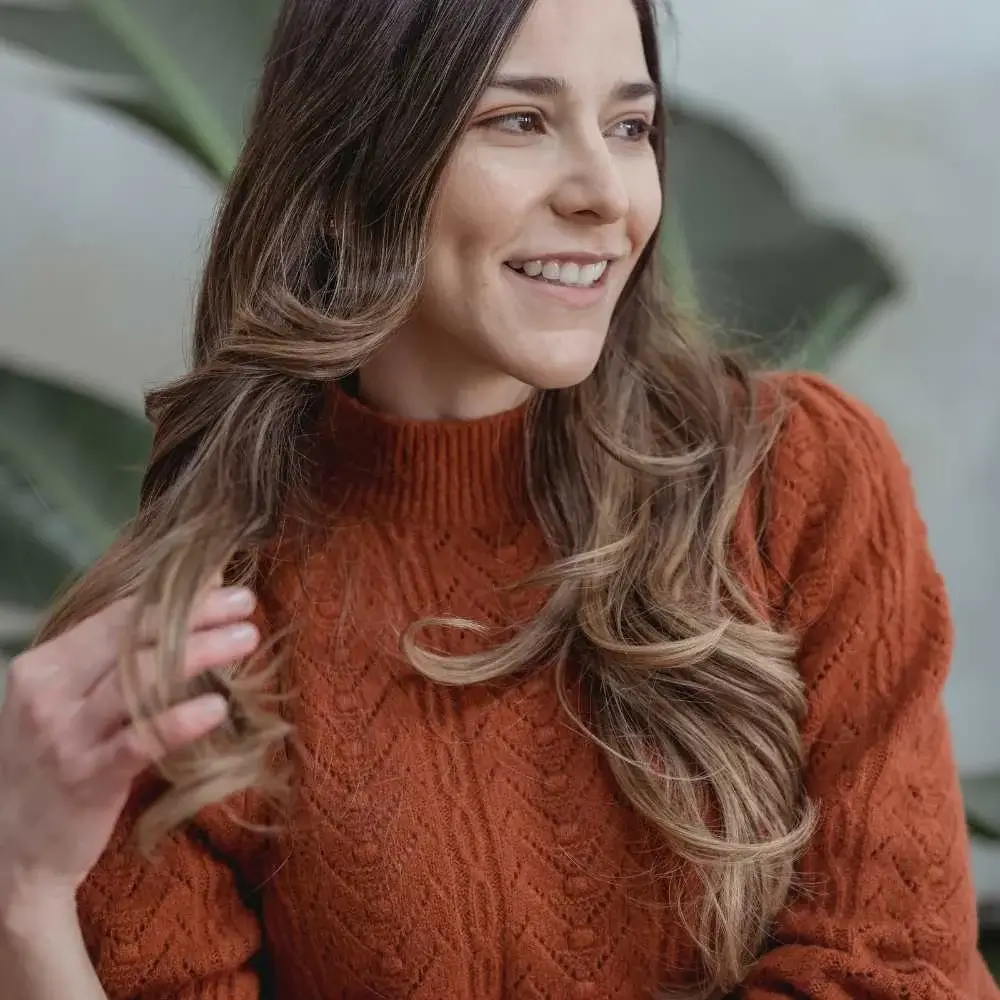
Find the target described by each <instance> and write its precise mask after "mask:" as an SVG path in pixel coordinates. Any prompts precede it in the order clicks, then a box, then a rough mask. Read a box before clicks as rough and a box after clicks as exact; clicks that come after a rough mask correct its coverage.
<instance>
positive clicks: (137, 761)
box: [0, 588, 260, 914]
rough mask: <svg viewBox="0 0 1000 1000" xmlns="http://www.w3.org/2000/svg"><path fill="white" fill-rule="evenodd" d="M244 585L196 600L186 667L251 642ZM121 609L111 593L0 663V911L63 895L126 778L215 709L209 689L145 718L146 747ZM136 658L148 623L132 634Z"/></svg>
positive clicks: (127, 609)
mask: <svg viewBox="0 0 1000 1000" xmlns="http://www.w3.org/2000/svg"><path fill="white" fill-rule="evenodd" d="M253 608H254V598H253V595H252V594H251V593H250V592H249V591H247V590H243V589H237V588H217V589H213V590H212V591H210V592H209V593H208V594H207V595H206V596H205V597H204V598H203V599H201V600H200V601H199V603H198V605H197V606H196V609H195V612H194V617H193V619H192V628H191V633H190V635H189V636H188V640H187V647H186V671H187V673H188V675H189V676H191V677H194V676H195V675H197V674H200V673H202V672H203V671H205V670H208V669H210V668H212V667H218V666H223V665H227V664H230V663H231V662H232V661H233V660H234V659H237V658H241V657H245V656H248V655H249V654H251V653H252V652H253V651H254V649H255V648H256V646H257V645H258V643H259V641H260V636H259V634H258V632H257V629H256V628H255V627H254V626H253V625H252V624H251V623H250V622H249V621H247V618H248V616H249V615H250V614H251V612H252V611H253ZM131 611H132V604H131V601H130V600H125V601H120V602H118V603H116V604H113V605H111V606H110V607H108V608H107V609H105V610H104V611H101V612H99V613H98V614H96V615H94V616H93V617H92V618H89V619H87V620H86V621H84V622H82V623H81V624H79V625H77V626H76V627H75V628H72V629H70V630H69V631H67V632H66V633H64V634H63V635H60V636H58V637H57V638H55V639H52V640H51V641H49V642H47V643H45V644H43V645H41V646H38V647H37V648H35V649H32V650H30V651H28V652H27V653H24V654H23V655H21V656H19V657H17V658H16V659H15V660H13V662H12V663H11V664H10V667H9V672H8V677H7V684H6V696H5V700H4V703H3V705H2V707H0V914H2V913H7V912H9V911H10V910H12V909H14V910H24V909H27V910H36V909H37V910H44V909H46V908H48V907H50V906H51V905H52V904H53V903H55V904H56V905H57V906H61V905H62V904H64V903H67V904H68V903H70V902H72V901H73V900H74V898H75V893H76V890H77V888H78V887H79V885H80V884H81V883H82V882H83V880H84V879H85V878H86V876H87V874H88V872H89V871H90V870H91V868H93V867H94V865H95V864H96V863H97V861H98V859H99V858H100V856H101V854H102V852H103V851H104V848H105V847H106V846H107V843H108V841H109V840H110V838H111V834H112V832H113V831H114V828H115V824H116V822H117V820H118V817H119V815H120V813H121V811H122V809H123V808H124V806H125V802H126V801H127V799H128V795H129V791H130V788H131V785H132V782H133V781H134V779H135V778H136V777H137V776H138V775H139V774H140V773H142V772H143V771H144V770H145V769H146V768H147V767H148V766H149V765H150V764H151V763H152V762H153V760H154V759H155V757H157V756H159V755H160V754H163V753H167V752H169V751H170V750H173V749H176V748H178V747H181V746H184V745H185V744H187V743H190V742H192V741H194V740H197V739H198V738H199V737H201V736H204V735H205V734H206V733H208V732H209V731H210V730H212V729H213V728H215V726H217V725H218V724H219V723H220V722H222V721H223V720H224V719H225V717H226V703H225V701H224V699H223V698H222V697H220V696H219V695H217V694H210V695H204V696H201V697H198V698H193V699H191V700H189V701H186V702H183V703H182V704H179V705H176V706H174V707H172V708H171V709H169V710H168V711H166V712H164V713H163V714H162V715H161V716H159V717H158V718H157V719H156V724H157V730H158V732H159V734H160V737H161V740H162V746H161V747H160V749H159V750H158V751H156V750H153V749H152V748H151V747H150V746H149V745H148V741H143V740H142V739H141V738H140V736H139V733H138V732H137V731H136V729H135V727H134V726H133V725H132V724H131V721H130V718H129V715H128V711H127V709H126V704H125V698H124V695H123V692H122V686H121V679H120V674H119V670H118V661H119V654H120V649H121V641H122V636H123V632H124V629H125V627H126V625H127V622H128V619H129V615H130V614H131ZM141 639H142V642H141V644H140V652H139V656H140V660H141V659H142V658H148V657H150V656H152V655H153V652H152V643H153V641H154V639H155V634H154V632H153V630H152V629H151V628H146V629H144V631H143V634H142V636H141Z"/></svg>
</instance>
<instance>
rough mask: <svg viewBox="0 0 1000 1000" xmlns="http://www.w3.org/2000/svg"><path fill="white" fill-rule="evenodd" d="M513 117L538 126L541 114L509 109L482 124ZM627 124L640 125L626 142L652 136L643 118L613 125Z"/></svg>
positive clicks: (651, 127)
mask: <svg viewBox="0 0 1000 1000" xmlns="http://www.w3.org/2000/svg"><path fill="white" fill-rule="evenodd" d="M515 119H522V120H523V119H530V121H531V122H532V124H533V125H535V126H537V127H538V128H540V127H541V125H542V116H541V115H540V114H539V113H538V112H537V111H511V112H509V113H508V114H505V115H498V116H497V117H496V118H490V119H489V120H488V121H485V122H483V124H484V125H487V126H500V125H502V124H503V123H504V122H509V121H512V120H515ZM628 124H632V125H638V126H639V127H640V132H639V134H638V135H634V136H629V137H627V138H626V139H625V141H626V142H642V141H643V140H644V139H650V138H652V136H653V135H654V133H655V129H654V127H653V126H652V125H651V124H650V123H649V122H647V121H646V120H645V119H644V118H624V119H622V120H621V121H620V122H616V123H615V126H614V127H615V128H617V127H618V126H619V125H628ZM533 131H534V130H533ZM509 134H516V135H530V134H531V133H530V132H525V131H521V130H517V131H516V132H511V133H509Z"/></svg>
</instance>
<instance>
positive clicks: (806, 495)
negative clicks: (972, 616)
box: [761, 375, 952, 736]
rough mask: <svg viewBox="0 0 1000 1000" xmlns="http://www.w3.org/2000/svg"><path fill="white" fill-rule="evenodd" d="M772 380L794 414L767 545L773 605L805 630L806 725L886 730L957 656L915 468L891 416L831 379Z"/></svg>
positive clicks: (770, 488) (811, 730)
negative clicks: (863, 724) (863, 722)
mask: <svg viewBox="0 0 1000 1000" xmlns="http://www.w3.org/2000/svg"><path fill="white" fill-rule="evenodd" d="M766 391H767V392H769V393H771V394H772V399H773V400H775V401H778V400H780V405H781V408H782V410H781V412H782V423H781V430H780V433H779V434H778V437H777V439H776V441H775V444H774V446H773V448H772V451H771V454H770V456H769V462H768V464H767V467H766V476H767V481H766V483H765V484H764V486H765V492H766V495H767V498H768V500H767V506H766V517H765V523H764V525H763V531H762V535H761V553H762V555H763V556H764V561H765V563H766V564H767V572H768V575H769V577H770V585H769V592H770V600H771V606H772V608H775V609H776V611H777V617H779V619H780V624H781V625H782V627H783V628H785V629H786V630H788V631H790V632H792V633H793V634H794V635H796V637H797V639H798V642H799V653H798V657H797V661H798V665H799V668H800V671H801V673H802V677H803V681H804V683H805V685H806V690H807V692H808V695H809V702H810V713H809V714H810V721H809V722H808V723H807V725H806V735H807V736H809V735H810V734H811V735H815V734H816V732H817V731H818V728H819V727H824V726H832V727H833V729H834V730H836V731H837V732H841V731H844V732H846V731H853V730H852V727H854V728H855V729H856V728H857V727H858V725H860V723H859V722H858V720H859V719H861V718H862V716H864V717H866V718H870V719H871V720H872V722H871V724H872V726H873V727H875V728H876V729H877V728H878V726H879V725H881V724H882V723H884V722H886V720H888V719H890V718H892V717H893V716H895V715H897V714H898V713H899V712H900V711H901V710H902V709H903V708H904V707H905V706H908V705H912V704H913V703H914V699H916V700H917V701H926V700H927V699H928V698H931V697H936V696H937V694H938V693H939V692H940V689H941V686H942V684H943V682H944V680H945V677H946V675H947V671H948V668H949V662H950V655H951V643H952V624H951V616H950V611H949V607H948V602H947V596H946V592H945V587H944V582H943V580H942V579H941V576H940V574H939V572H938V570H937V568H936V566H935V564H934V560H933V557H932V555H931V552H930V546H929V543H928V538H927V531H926V529H925V526H924V523H923V520H922V518H921V516H920V513H919V511H918V509H917V504H916V500H915V497H914V491H913V488H912V485H911V478H910V472H909V469H908V468H907V465H906V463H905V461H904V459H903V457H902V455H901V454H900V451H899V448H898V447H897V445H896V443H895V441H894V440H893V437H892V434H891V433H890V431H889V429H888V427H887V426H886V424H885V423H884V422H883V421H882V420H881V419H880V418H879V417H877V416H876V415H875V414H874V413H873V412H872V410H871V409H870V408H869V407H867V406H865V405H864V404H863V403H861V402H859V401H858V400H856V399H853V398H851V397H850V396H849V395H848V394H847V393H845V392H843V391H842V390H840V389H837V388H835V387H834V386H833V385H831V384H830V383H829V382H828V381H826V380H825V379H823V378H821V377H818V376H814V375H781V376H776V377H774V378H773V379H771V380H770V381H769V385H768V389H767V390H766ZM844 713H846V715H845V714H844ZM851 720H854V721H851ZM880 720H881V721H880Z"/></svg>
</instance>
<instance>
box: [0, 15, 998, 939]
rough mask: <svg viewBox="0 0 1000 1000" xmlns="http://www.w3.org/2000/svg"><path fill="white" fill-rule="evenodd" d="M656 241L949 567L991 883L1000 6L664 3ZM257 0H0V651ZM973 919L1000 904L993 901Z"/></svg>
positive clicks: (120, 432)
mask: <svg viewBox="0 0 1000 1000" xmlns="http://www.w3.org/2000/svg"><path fill="white" fill-rule="evenodd" d="M672 6H673V11H674V24H673V26H672V28H671V30H670V32H669V33H667V34H666V35H665V37H664V55H665V59H666V65H667V67H668V80H669V86H670V91H671V94H672V101H673V104H674V109H673V110H674V127H673V130H672V135H671V139H670V144H671V148H670V155H671V185H672V190H671V196H672V197H671V206H672V209H673V210H672V211H671V212H670V213H669V217H668V225H667V227H666V232H665V236H664V250H663V252H664V253H665V255H667V257H668V260H669V263H670V266H671V268H672V273H673V275H674V280H675V282H676V284H677V287H678V289H679V290H680V294H681V295H682V296H687V297H689V298H690V300H691V302H692V303H698V304H699V305H700V307H701V308H702V309H703V310H704V312H705V313H706V314H707V315H708V316H709V317H711V318H713V319H714V320H716V321H718V323H719V325H720V326H721V327H723V328H725V329H727V330H731V331H733V333H732V334H731V336H733V337H734V338H735V339H736V341H737V342H738V343H739V344H741V345H742V346H747V347H749V348H750V349H753V350H756V351H759V352H760V353H761V354H762V355H763V356H765V357H767V358H768V359H769V360H771V361H773V363H775V364H781V365H804V366H808V367H813V368H817V369H822V370H824V371H826V372H827V374H828V375H829V376H830V377H831V378H832V379H833V380H834V381H836V382H838V383H839V384H841V385H842V386H844V387H845V388H847V389H848V390H850V391H852V392H854V393H855V394H857V395H859V396H860V397H862V398H863V399H864V400H866V401H867V402H868V403H870V404H871V405H872V406H874V407H875V408H876V409H877V410H878V411H879V412H880V413H881V414H882V415H883V416H884V417H885V419H886V420H887V421H888V422H889V424H890V425H891V427H892V428H893V430H894V432H895V433H896V435H897V438H898V440H899V442H900V445H901V447H902V449H903V452H904V454H905V455H906V456H907V458H908V460H909V462H910V464H911V466H912V469H913V474H914V479H915V482H916V487H917V492H918V495H919V499H920V502H921V504H922V508H923V512H924V515H925V518H926V520H927V522H928V525H929V529H930V535H931V541H932V545H933V548H934V551H935V553H936V556H937V559H938V562H939V565H940V567H941V569H942V571H943V572H944V575H945V577H946V579H947V582H948V585H949V588H950V593H951V598H952V602H953V606H954V615H955V621H956V625H957V635H958V639H957V647H956V655H955V661H954V666H953V672H952V675H951V679H950V681H949V684H948V687H947V693H946V697H947V705H948V709H949V712H950V714H951V717H952V722H953V730H954V740H955V746H956V752H957V756H958V760H959V763H960V767H961V769H962V771H963V774H964V775H966V776H967V777H966V782H967V784H966V788H967V798H968V803H969V807H970V825H971V828H972V831H973V833H974V835H975V863H976V879H977V884H978V886H979V889H980V892H981V895H982V898H983V900H984V911H983V913H984V927H987V928H989V927H990V926H992V925H993V922H994V920H995V915H994V907H993V904H992V900H993V899H1000V851H997V850H996V849H995V848H993V847H991V846H990V844H989V842H988V841H989V838H991V837H994V838H995V837H996V833H997V828H998V827H1000V791H998V787H1000V786H998V785H997V783H996V782H995V781H994V780H993V779H992V778H991V772H992V771H993V770H994V769H1000V738H998V735H997V725H996V722H995V719H996V716H997V713H998V710H1000V680H998V670H997V666H998V659H1000V656H998V652H997V649H998V639H997V634H998V633H997V627H996V622H997V618H998V606H1000V530H998V527H997V522H998V515H1000V500H998V498H1000V328H998V326H1000V324H998V317H1000V304H998V291H1000V288H998V286H1000V169H998V166H997V165H998V164H1000V117H998V115H997V113H996V108H997V105H998V103H1000V4H997V3H995V2H994V0H951V3H949V4H947V5H946V4H942V3H931V2H929V0H916V2H915V0H880V2H878V3H872V2H871V0H841V2H840V3H838V4H829V3H825V2H820V0H756V2H754V3H752V4H747V3H736V2H733V0H673V4H672ZM274 9H275V3H274V0H114V2H112V0H78V2H73V0H63V2H61V3H59V2H56V3H52V2H39V0H32V2H29V0H18V2H12V0H0V149H2V153H0V648H5V649H6V650H7V652H8V653H12V652H14V651H16V649H17V648H19V646H20V645H21V644H23V643H24V641H25V637H26V636H27V635H28V634H29V633H30V629H31V626H32V622H33V620H34V618H35V616H36V615H37V612H38V609H39V608H41V607H44V606H45V604H46V603H47V602H48V600H49V599H50V598H51V595H52V593H53V592H54V590H55V589H56V588H57V587H58V586H59V585H60V584H61V583H62V582H63V581H64V580H65V579H66V578H67V577H68V576H71V575H72V574H74V573H76V572H79V571H80V570H81V569H82V568H83V567H84V566H86V564H87V563H88V561H89V560H90V559H91V558H93V555H94V554H95V553H96V552H97V551H99V550H100V548H101V547H103V545H104V544H106V543H107V541H108V539H109V538H110V537H111V535H112V534H113V532H114V530H115V527H116V526H117V525H118V524H119V523H120V522H121V520H122V519H123V518H125V517H127V516H128V513H129V511H130V509H131V505H132V503H133V501H134V495H135V488H136V484H137V475H138V470H139V468H140V467H141V463H142V459H143V457H144V449H145V447H146V445H147V443H148V432H147V430H146V428H145V427H144V426H143V424H142V422H141V421H140V420H138V419H137V418H136V415H137V414H139V412H140V405H141V398H142V393H143V390H144V389H145V388H148V387H149V386H150V385H151V384H153V383H156V382H160V381H163V380H165V379H167V378H169V377H171V376H173V375H175V374H177V373H178V372H179V371H180V370H181V368H182V366H183V364H184V337H185V334H186V331H187V329H188V326H189V318H190V312H191V304H192V298H193V295H194V292H195V289H196V283H197V279H198V271H199V265H200V261H201V258H202V254H203V252H204V250H205V247H206V241H207V237H208V234H209V229H210V225H211V220H212V214H213V210H214V208H215V204H216V200H217V198H218V194H219V190H220V185H221V184H222V183H223V182H224V179H225V176H226V174H227V172H228V170H229V169H230V167H231V165H232V159H233V157H234V155H235V151H236V149H237V148H238V143H239V137H240V129H241V126H242V121H243V115H244V113H245V109H246V106H247V101H248V99H249V97H250V95H251V92H252V85H253V81H254V78H255V76H256V74H257V72H258V71H259V64H260V60H261V57H262V53H263V47H264V43H265V41H266V34H267V27H268V24H269V21H270V18H271V16H272V15H273V12H274ZM996 922H997V923H1000V921H996Z"/></svg>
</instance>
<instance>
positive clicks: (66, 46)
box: [0, 0, 142, 77]
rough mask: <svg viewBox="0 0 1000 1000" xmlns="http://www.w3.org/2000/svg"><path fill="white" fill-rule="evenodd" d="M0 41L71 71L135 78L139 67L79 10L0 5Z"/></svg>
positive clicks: (4, 1) (10, 2)
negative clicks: (0, 39)
mask: <svg viewBox="0 0 1000 1000" xmlns="http://www.w3.org/2000/svg"><path fill="white" fill-rule="evenodd" d="M0 38H2V39H3V40H4V41H7V42H10V43H11V44H13V45H16V46H18V47H20V48H23V49H27V50H28V51H29V52H32V53H34V54H35V55H38V56H41V57H42V58H44V59H47V60H49V61H50V62H55V63H57V64H58V65H60V66H62V67H64V68H66V69H71V70H82V71H83V72H86V73H102V74H112V75H115V76H125V77H138V76H140V75H141V73H142V67H141V65H140V64H139V63H138V62H137V61H136V60H135V59H133V58H132V57H131V56H130V55H129V52H128V51H127V50H126V49H125V48H123V47H122V45H121V44H120V43H119V42H118V41H117V39H116V38H115V37H114V36H113V35H111V34H109V33H108V32H107V31H106V30H105V29H104V27H103V26H102V25H101V23H100V22H99V21H97V20H95V19H94V18H93V17H92V16H91V15H90V14H89V13H87V12H86V11H85V10H83V9H82V8H81V7H79V6H72V5H66V6H62V7H40V6H38V4H34V3H31V4H26V3H22V2H15V0H2V2H0Z"/></svg>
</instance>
